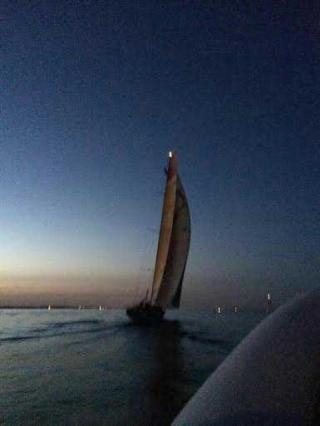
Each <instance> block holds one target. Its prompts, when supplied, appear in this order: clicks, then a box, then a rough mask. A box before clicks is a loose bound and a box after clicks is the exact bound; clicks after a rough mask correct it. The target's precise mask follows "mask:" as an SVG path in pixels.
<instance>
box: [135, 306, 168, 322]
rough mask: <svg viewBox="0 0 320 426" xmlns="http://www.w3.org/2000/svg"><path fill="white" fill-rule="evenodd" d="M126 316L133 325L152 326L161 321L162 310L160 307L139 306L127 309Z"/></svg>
mask: <svg viewBox="0 0 320 426" xmlns="http://www.w3.org/2000/svg"><path fill="white" fill-rule="evenodd" d="M127 315H128V317H129V318H130V319H131V321H133V322H134V323H135V324H139V325H154V324H159V323H160V322H161V321H162V320H163V316H164V310H163V309H161V308H160V306H153V305H149V304H143V305H142V304H140V305H137V306H133V307H132V308H128V309H127Z"/></svg>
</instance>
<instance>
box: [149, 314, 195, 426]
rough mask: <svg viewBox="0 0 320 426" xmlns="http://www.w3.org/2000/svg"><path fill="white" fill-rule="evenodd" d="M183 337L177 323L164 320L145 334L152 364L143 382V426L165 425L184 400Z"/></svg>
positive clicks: (185, 394)
mask: <svg viewBox="0 0 320 426" xmlns="http://www.w3.org/2000/svg"><path fill="white" fill-rule="evenodd" d="M183 335H184V334H183V330H182V327H181V325H180V323H179V322H178V321H165V322H164V323H162V324H161V325H159V326H158V327H157V329H156V330H153V331H151V332H150V333H149V339H150V348H151V351H152V359H153V363H152V368H151V370H150V374H149V378H148V381H147V383H146V390H147V392H146V400H145V405H146V412H147V413H149V415H148V423H147V424H153V425H167V424H169V422H170V420H172V418H173V417H174V416H175V413H177V412H178V411H179V410H180V409H181V407H182V406H183V404H184V403H185V402H186V401H187V399H188V394H187V392H184V391H183V382H184V381H185V380H186V376H185V375H184V373H185V371H184V358H183V350H182V346H181V339H182V338H183ZM142 368H143V365H142Z"/></svg>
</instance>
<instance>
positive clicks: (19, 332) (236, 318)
mask: <svg viewBox="0 0 320 426" xmlns="http://www.w3.org/2000/svg"><path fill="white" fill-rule="evenodd" d="M166 318H167V321H165V322H164V323H163V324H161V325H160V326H158V327H150V328H148V327H139V326H135V325H133V324H131V323H130V322H129V320H128V319H127V317H126V315H125V312H124V311H121V310H103V311H98V310H81V311H78V310H54V309H53V310H51V311H46V310H13V309H12V310H0V325H1V326H0V424H4V425H132V426H135V425H169V424H170V423H171V421H172V420H173V419H174V417H175V416H176V415H177V413H178V412H179V411H180V409H181V408H182V407H183V405H184V404H185V403H186V402H187V401H188V399H189V398H190V397H191V396H192V395H193V394H194V393H195V392H196V391H197V389H198V388H199V386H200V385H201V384H202V383H203V381H204V380H205V379H206V378H207V377H208V376H209V375H210V374H211V373H212V372H213V371H214V370H215V369H216V368H217V366H218V365H219V364H220V363H221V361H222V360H223V359H224V358H225V357H226V356H227V355H228V354H229V353H230V351H231V350H232V349H233V348H234V347H235V346H236V345H237V343H239V342H240V340H241V339H242V338H243V337H244V336H245V335H246V334H247V333H248V332H249V331H250V330H251V329H252V328H253V327H254V326H255V325H256V324H257V323H259V322H260V321H261V320H262V318H263V315H261V314H253V313H244V312H239V313H222V314H220V315H218V314H216V313H214V312H208V311H206V312H204V311H202V312H200V311H198V312H187V311H183V310H180V311H172V312H168V313H167V315H166Z"/></svg>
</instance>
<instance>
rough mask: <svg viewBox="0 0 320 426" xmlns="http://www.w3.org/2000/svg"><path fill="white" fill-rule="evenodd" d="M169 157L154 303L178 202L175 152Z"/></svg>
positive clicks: (154, 280)
mask: <svg viewBox="0 0 320 426" xmlns="http://www.w3.org/2000/svg"><path fill="white" fill-rule="evenodd" d="M169 157H170V158H169V165H168V172H167V185H166V189H165V193H164V200H163V208H162V219H161V226H160V235H159V241H158V250H157V256H156V263H155V268H154V275H153V282H152V290H151V298H150V299H151V303H153V302H154V300H155V299H156V298H157V294H158V292H159V289H160V285H161V282H162V278H163V274H164V271H165V268H166V264H167V258H168V253H169V247H170V240H171V233H172V226H173V217H174V211H175V203H176V187H177V171H176V156H175V154H174V153H170V155H169Z"/></svg>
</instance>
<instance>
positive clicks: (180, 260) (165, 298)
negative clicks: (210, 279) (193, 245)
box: [154, 176, 191, 309]
mask: <svg viewBox="0 0 320 426" xmlns="http://www.w3.org/2000/svg"><path fill="white" fill-rule="evenodd" d="M173 210H174V211H173V223H172V229H171V234H170V242H169V248H168V254H167V257H166V262H165V267H164V271H163V274H162V279H161V282H160V285H159V287H157V291H155V290H154V300H155V304H156V305H157V306H160V307H161V308H163V309H166V308H167V307H168V306H170V305H171V306H174V307H179V305H180V297H181V290H182V281H183V275H184V270H185V266H186V262H187V257H188V252H189V246H190V235H191V227H190V212H189V207H188V202H187V198H186V195H185V192H184V189H183V186H182V184H181V181H180V179H179V176H177V177H176V194H175V205H174V209H173Z"/></svg>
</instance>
